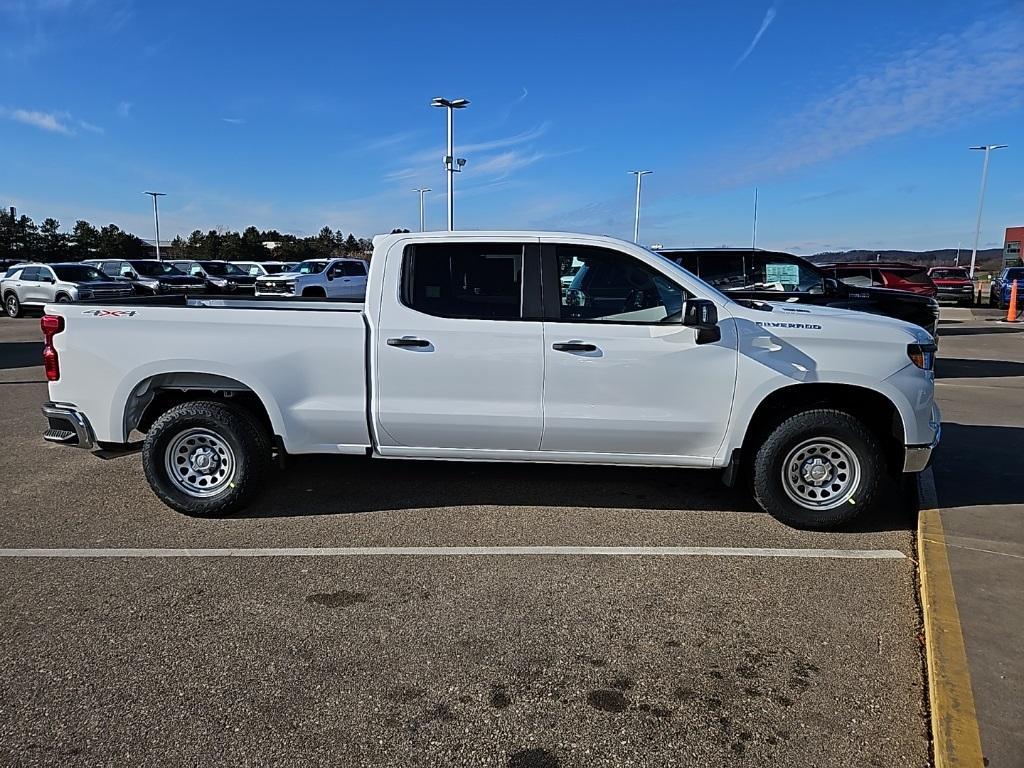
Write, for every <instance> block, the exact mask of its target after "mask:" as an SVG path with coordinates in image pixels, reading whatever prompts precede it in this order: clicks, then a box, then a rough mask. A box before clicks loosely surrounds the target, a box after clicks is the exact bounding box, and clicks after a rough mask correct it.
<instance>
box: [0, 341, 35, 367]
mask: <svg viewBox="0 0 1024 768" xmlns="http://www.w3.org/2000/svg"><path fill="white" fill-rule="evenodd" d="M42 364H43V342H41V341H5V342H0V370H7V369H8V368H31V367H32V366H35V365H42Z"/></svg>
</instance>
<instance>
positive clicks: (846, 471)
mask: <svg viewBox="0 0 1024 768" xmlns="http://www.w3.org/2000/svg"><path fill="white" fill-rule="evenodd" d="M860 477H861V472H860V461H858V460H857V454H856V453H855V452H854V451H853V449H852V448H850V446H848V445H847V444H846V443H844V442H843V441H842V440H837V439H836V438H833V437H815V438H811V439H810V440H804V441H803V442H802V443H800V444H799V445H797V446H796V447H795V448H793V449H792V450H791V451H790V452H789V453H788V454H787V455H786V460H785V461H784V462H783V464H782V488H783V490H784V491H785V492H786V495H787V496H788V497H789V498H790V500H791V501H793V502H794V503H796V504H798V505H800V506H801V507H804V508H805V509H812V510H822V511H824V510H829V509H835V508H836V507H840V506H842V505H843V504H847V503H849V502H850V501H851V500H852V499H853V495H854V494H855V493H856V492H857V489H858V488H859V487H860Z"/></svg>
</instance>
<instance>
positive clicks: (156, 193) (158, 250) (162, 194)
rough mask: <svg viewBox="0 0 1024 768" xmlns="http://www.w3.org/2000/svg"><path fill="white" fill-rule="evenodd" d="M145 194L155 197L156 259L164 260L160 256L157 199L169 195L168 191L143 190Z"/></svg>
mask: <svg viewBox="0 0 1024 768" xmlns="http://www.w3.org/2000/svg"><path fill="white" fill-rule="evenodd" d="M142 194H144V195H150V196H151V197H152V198H153V221H154V222H155V223H156V260H157V261H162V259H161V258H160V211H159V210H158V209H157V205H156V199H157V198H158V197H164V196H166V195H167V193H166V192H143V193H142Z"/></svg>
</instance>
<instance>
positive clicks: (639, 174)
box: [630, 171, 654, 243]
mask: <svg viewBox="0 0 1024 768" xmlns="http://www.w3.org/2000/svg"><path fill="white" fill-rule="evenodd" d="M630 173H632V174H633V175H634V176H636V218H635V220H634V221H633V242H634V243H639V242H640V185H641V183H642V180H643V178H644V176H646V175H647V174H648V173H654V171H630Z"/></svg>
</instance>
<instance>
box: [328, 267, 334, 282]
mask: <svg viewBox="0 0 1024 768" xmlns="http://www.w3.org/2000/svg"><path fill="white" fill-rule="evenodd" d="M327 279H328V280H333V279H334V269H333V268H332V269H328V270H327Z"/></svg>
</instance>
